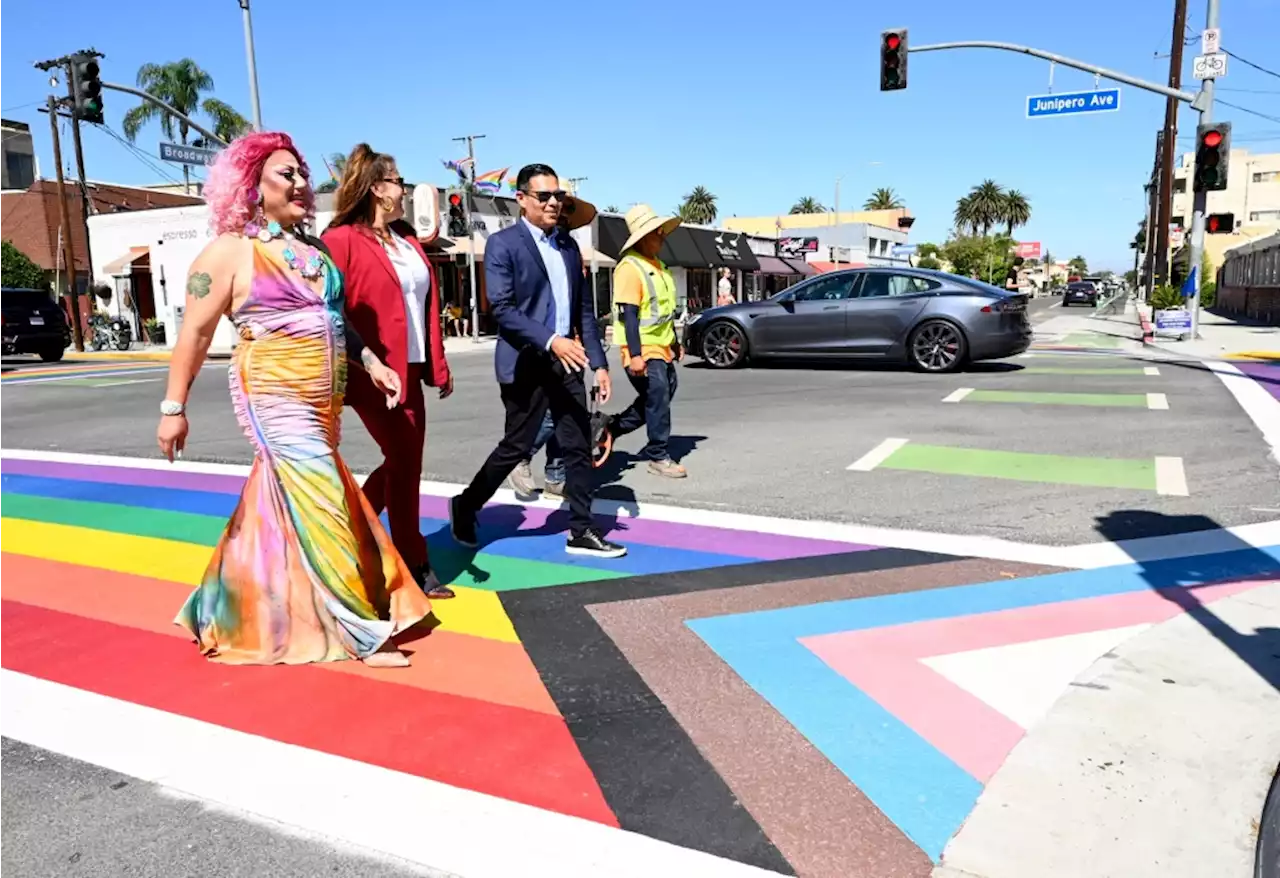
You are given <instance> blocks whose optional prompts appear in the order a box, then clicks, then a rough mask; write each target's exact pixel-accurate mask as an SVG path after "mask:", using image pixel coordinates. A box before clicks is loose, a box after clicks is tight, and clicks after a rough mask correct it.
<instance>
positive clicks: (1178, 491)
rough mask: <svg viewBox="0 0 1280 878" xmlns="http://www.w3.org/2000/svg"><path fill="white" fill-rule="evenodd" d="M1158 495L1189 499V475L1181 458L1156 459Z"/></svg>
mask: <svg viewBox="0 0 1280 878" xmlns="http://www.w3.org/2000/svg"><path fill="white" fill-rule="evenodd" d="M1156 493H1157V494H1163V495H1165V496H1166V497H1187V496H1189V495H1190V492H1189V491H1188V490H1187V473H1186V470H1184V469H1183V468H1182V458H1181V457H1157V458H1156Z"/></svg>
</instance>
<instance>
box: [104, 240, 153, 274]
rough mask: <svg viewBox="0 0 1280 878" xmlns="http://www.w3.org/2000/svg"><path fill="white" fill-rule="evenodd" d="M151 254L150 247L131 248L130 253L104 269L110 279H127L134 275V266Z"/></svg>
mask: <svg viewBox="0 0 1280 878" xmlns="http://www.w3.org/2000/svg"><path fill="white" fill-rule="evenodd" d="M150 254H151V248H150V247H130V248H129V252H128V253H126V254H125V255H123V256H121V257H120V258H119V259H113V260H111V261H110V262H108V263H107V264H106V265H105V266H104V267H103V269H102V273H103V274H105V275H107V276H108V277H127V276H128V275H130V274H132V273H133V265H134V263H135V262H139V261H140V260H142V259H143V258H144V257H146V256H149V255H150Z"/></svg>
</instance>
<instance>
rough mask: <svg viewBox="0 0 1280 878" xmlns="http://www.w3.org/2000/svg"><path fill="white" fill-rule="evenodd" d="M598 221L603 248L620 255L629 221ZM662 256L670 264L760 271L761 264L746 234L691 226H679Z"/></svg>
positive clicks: (608, 217)
mask: <svg viewBox="0 0 1280 878" xmlns="http://www.w3.org/2000/svg"><path fill="white" fill-rule="evenodd" d="M596 222H597V226H596V227H597V229H598V230H599V232H600V251H601V252H603V253H607V254H608V255H610V256H612V257H613V258H615V259H616V258H618V256H619V253H620V251H621V250H622V245H623V244H625V243H626V242H627V223H626V221H625V220H623V218H622V217H620V216H601V217H599V218H598V219H597V221H596ZM658 258H659V259H661V260H662V261H663V262H665V263H666V264H667V265H672V266H679V267H681V268H737V269H742V270H744V271H756V270H757V268H758V267H759V265H760V263H759V261H758V260H757V259H756V256H755V254H754V253H752V252H751V248H750V247H748V246H747V239H746V236H745V235H740V234H737V233H735V232H720V231H716V230H714V229H694V228H689V227H688V226H678V227H677V228H676V230H675V231H674V232H672V233H671V234H670V235H668V236H667V240H666V242H665V243H663V245H662V252H660V253H659V254H658Z"/></svg>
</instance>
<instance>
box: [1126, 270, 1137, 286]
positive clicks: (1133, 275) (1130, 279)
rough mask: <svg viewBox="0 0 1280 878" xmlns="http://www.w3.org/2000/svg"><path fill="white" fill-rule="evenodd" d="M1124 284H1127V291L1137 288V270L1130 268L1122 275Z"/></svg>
mask: <svg viewBox="0 0 1280 878" xmlns="http://www.w3.org/2000/svg"><path fill="white" fill-rule="evenodd" d="M1124 282H1125V283H1126V284H1128V286H1129V289H1135V288H1136V287H1137V286H1138V270H1137V269H1136V268H1131V269H1129V270H1128V271H1126V272H1125V273H1124Z"/></svg>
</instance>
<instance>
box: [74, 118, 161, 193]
mask: <svg viewBox="0 0 1280 878" xmlns="http://www.w3.org/2000/svg"><path fill="white" fill-rule="evenodd" d="M94 127H95V128H98V129H99V130H101V131H104V132H106V134H107V135H108V136H110V137H111V139H112V140H114V141H116V143H119V144H120V145H121V146H123V147H124V148H125V150H127V151H128V152H129V153H131V154H132V155H133V157H134V158H135V159H137V160H138V161H140V162H141V163H142V164H144V165H146V166H147V167H148V168H150V169H151V171H152V172H153V173H155V174H157V175H158V176H160V177H162V178H164V179H165V180H168V181H169V182H170V183H173V184H175V185H176V184H179V183H181V182H182V181H181V180H179V179H177V178H176V177H171V176H169V173H168V172H167V171H166V170H165V169H164V168H162V167H160V166H159V165H157V164H156V163H155V162H154V161H152V159H151V156H149V155H147V154H146V153H145V152H143V151H142V150H141V149H139V148H138V147H137V146H136V145H134V144H132V143H130V142H129V141H128V140H126V139H124V138H123V137H121V136H120V135H119V134H117V133H116V132H115V131H114V130H112V129H111V128H109V127H108V126H106V125H95V126H94Z"/></svg>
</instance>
